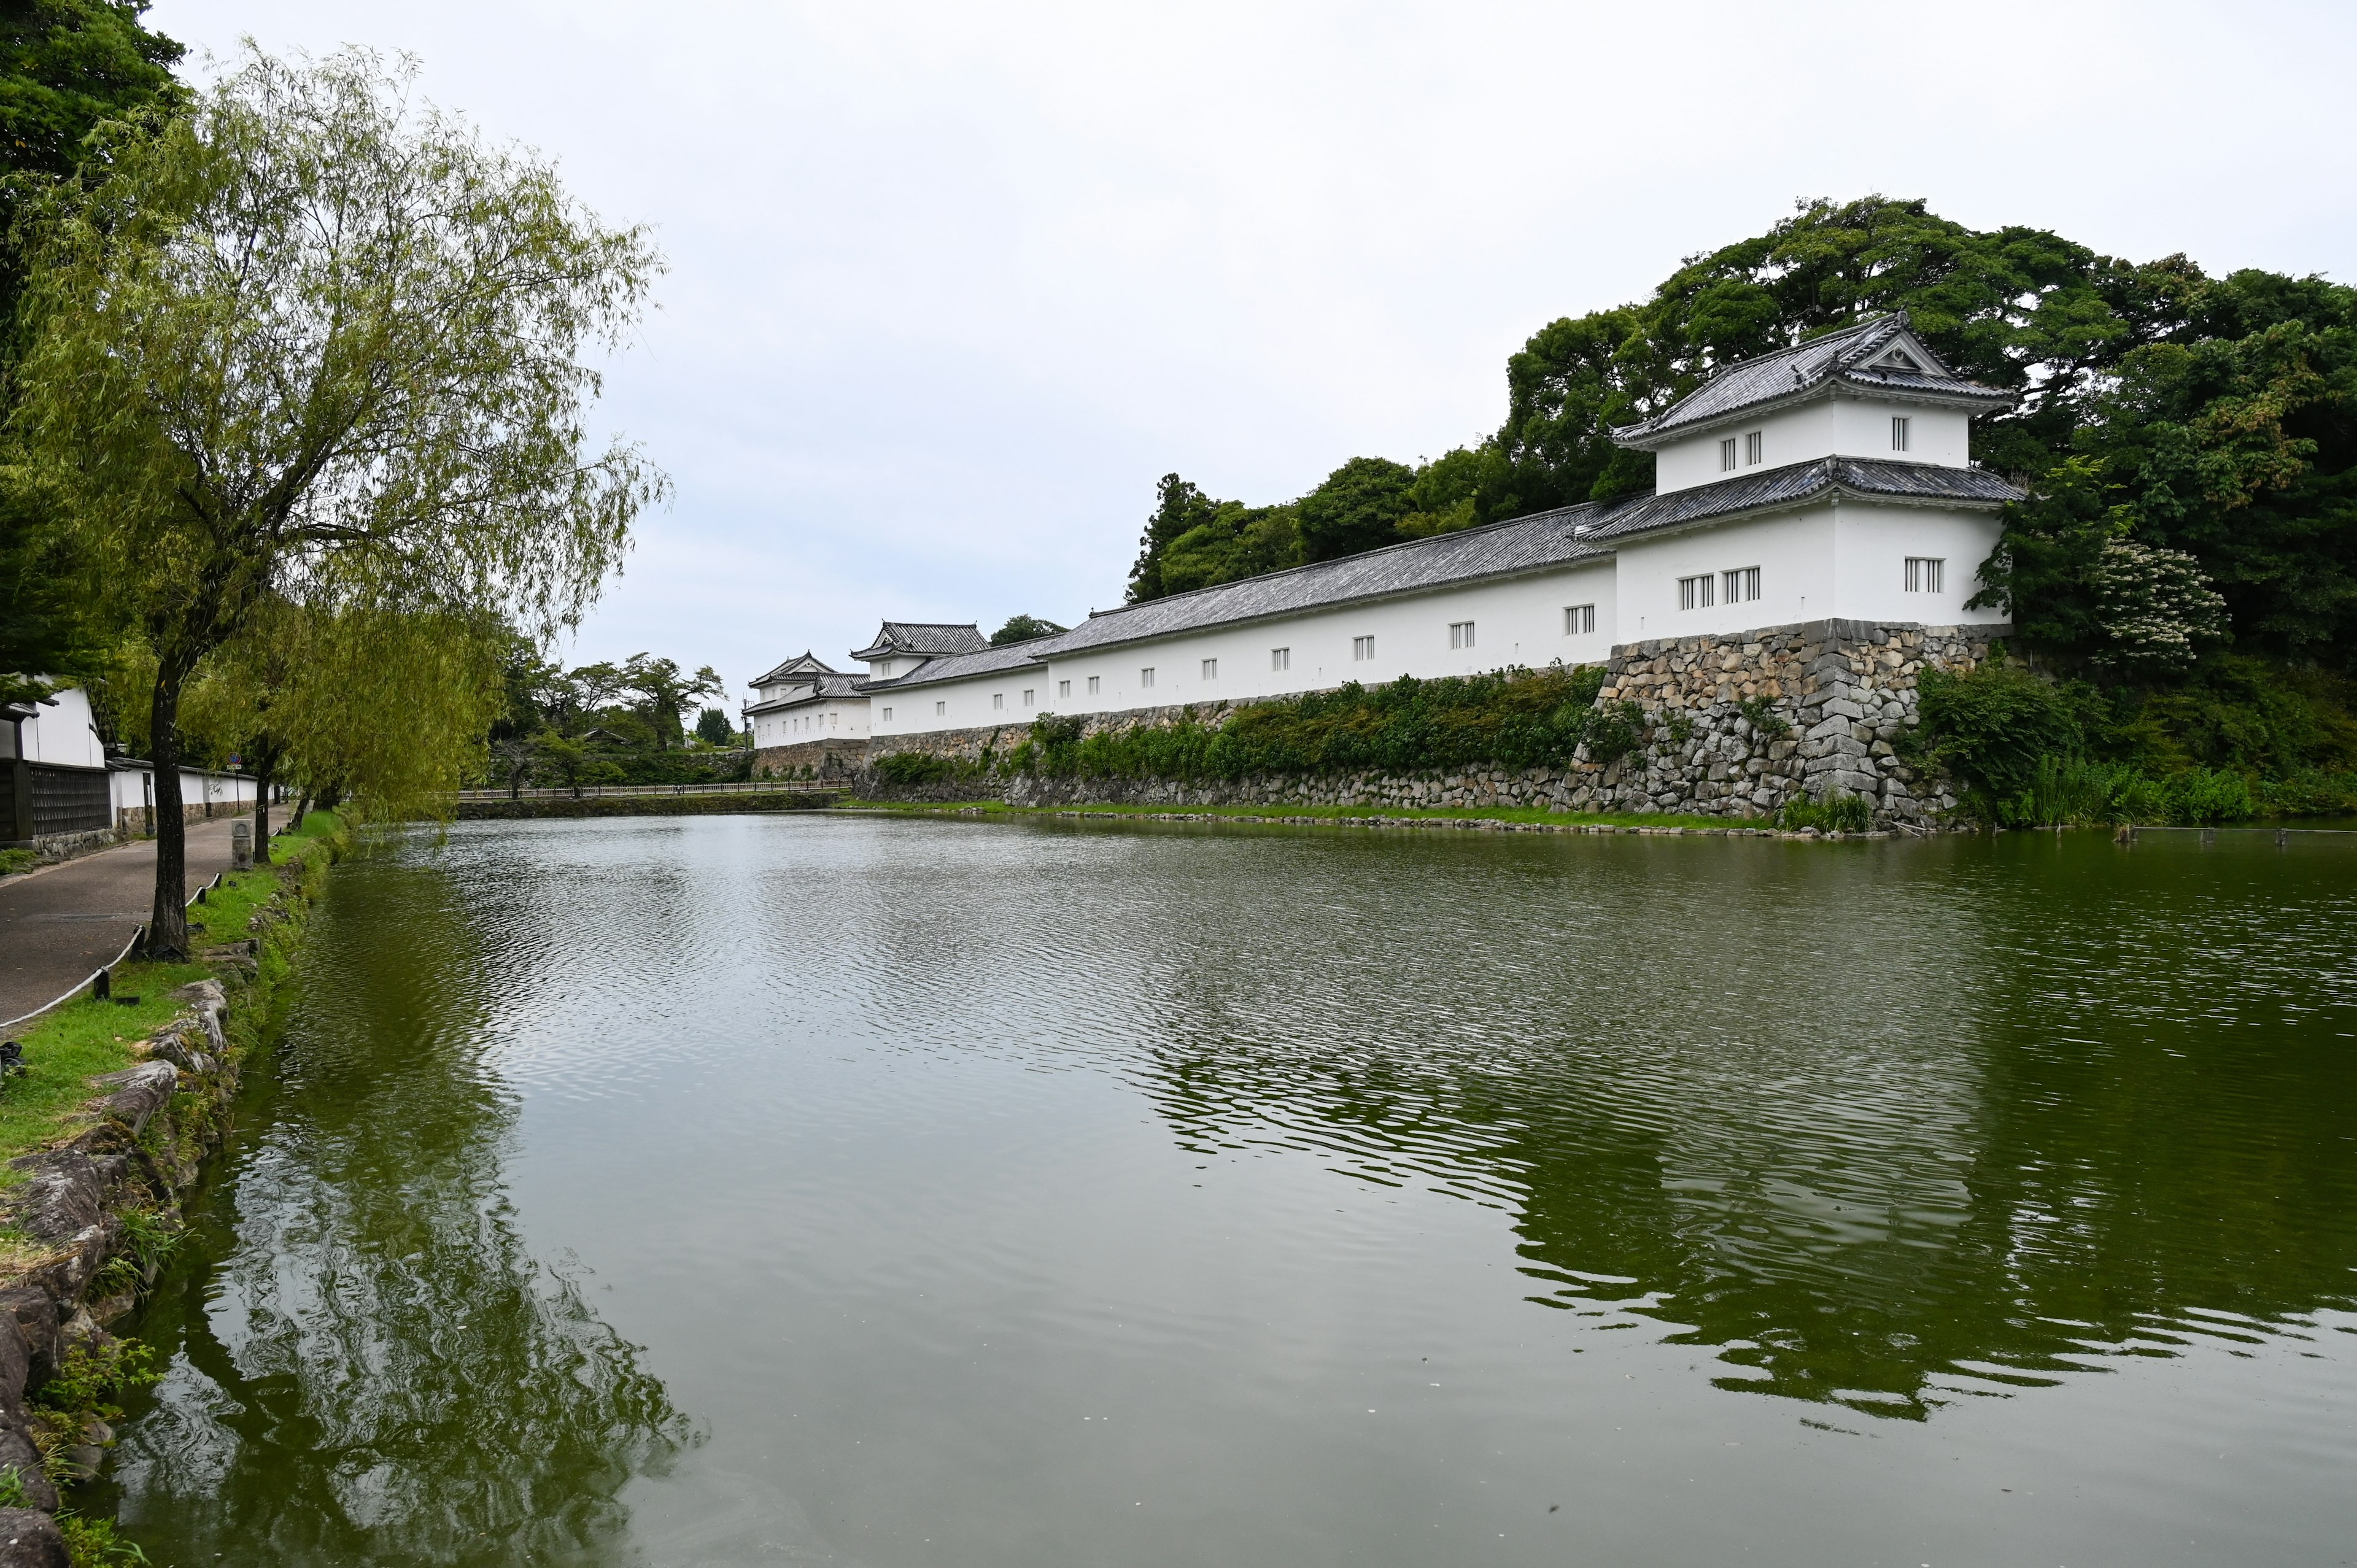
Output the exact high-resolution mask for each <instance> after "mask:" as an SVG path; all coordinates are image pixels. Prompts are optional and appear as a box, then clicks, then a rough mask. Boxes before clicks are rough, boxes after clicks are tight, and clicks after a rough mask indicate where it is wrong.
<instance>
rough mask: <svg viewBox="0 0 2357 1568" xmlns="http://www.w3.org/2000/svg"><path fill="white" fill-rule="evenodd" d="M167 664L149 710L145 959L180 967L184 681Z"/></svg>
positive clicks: (184, 944) (184, 881)
mask: <svg viewBox="0 0 2357 1568" xmlns="http://www.w3.org/2000/svg"><path fill="white" fill-rule="evenodd" d="M177 662H178V661H177V660H166V661H165V663H164V664H163V665H162V667H161V668H159V669H157V671H156V700H155V702H154V703H153V704H152V705H151V706H150V707H149V708H148V710H147V713H148V734H149V737H150V743H151V744H150V749H151V750H152V751H153V753H154V755H155V758H156V823H155V826H156V908H155V909H154V911H153V912H152V913H151V914H150V915H149V916H148V919H147V948H146V954H147V957H149V958H151V959H155V960H157V961H164V962H171V963H178V962H182V961H185V960H186V959H187V958H188V823H187V822H183V821H182V820H181V817H180V682H182V680H183V679H184V678H185V677H184V676H183V675H182V673H181V672H180V671H178V669H176V668H175V667H174V666H175V665H176V664H177Z"/></svg>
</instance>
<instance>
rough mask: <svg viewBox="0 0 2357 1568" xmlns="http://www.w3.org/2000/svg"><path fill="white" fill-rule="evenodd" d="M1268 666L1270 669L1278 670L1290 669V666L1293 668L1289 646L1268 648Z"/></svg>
mask: <svg viewBox="0 0 2357 1568" xmlns="http://www.w3.org/2000/svg"><path fill="white" fill-rule="evenodd" d="M1268 667H1269V668H1270V669H1271V670H1280V671H1281V670H1290V669H1292V668H1293V650H1291V649H1290V648H1272V649H1270V650H1268Z"/></svg>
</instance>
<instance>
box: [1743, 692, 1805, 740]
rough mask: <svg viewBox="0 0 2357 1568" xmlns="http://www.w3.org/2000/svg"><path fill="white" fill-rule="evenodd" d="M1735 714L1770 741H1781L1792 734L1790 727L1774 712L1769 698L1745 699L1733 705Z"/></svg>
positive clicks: (1783, 718)
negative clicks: (1739, 715)
mask: <svg viewBox="0 0 2357 1568" xmlns="http://www.w3.org/2000/svg"><path fill="white" fill-rule="evenodd" d="M1735 709H1736V712H1738V713H1739V714H1742V715H1743V716H1744V718H1745V719H1746V720H1748V721H1749V723H1750V725H1751V727H1752V728H1753V729H1755V730H1757V731H1759V732H1760V734H1761V735H1762V736H1766V737H1767V738H1768V739H1770V740H1778V739H1781V738H1782V737H1783V736H1788V735H1790V734H1792V724H1791V722H1790V721H1788V720H1787V719H1786V718H1785V717H1784V715H1783V714H1780V713H1778V712H1777V711H1776V703H1775V700H1774V699H1773V698H1771V697H1746V698H1744V699H1743V700H1742V701H1741V702H1739V703H1736V704H1735Z"/></svg>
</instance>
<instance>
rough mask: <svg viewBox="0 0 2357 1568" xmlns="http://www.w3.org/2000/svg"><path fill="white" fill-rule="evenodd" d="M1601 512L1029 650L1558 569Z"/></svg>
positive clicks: (1509, 524) (1276, 586)
mask: <svg viewBox="0 0 2357 1568" xmlns="http://www.w3.org/2000/svg"><path fill="white" fill-rule="evenodd" d="M1602 510H1603V509H1602V508H1600V507H1598V506H1597V505H1595V504H1594V503H1592V502H1590V503H1584V504H1582V505H1579V506H1572V507H1563V508H1560V509H1558V510H1555V511H1543V512H1534V513H1533V514H1532V515H1531V516H1529V517H1518V518H1513V519H1511V520H1509V521H1505V522H1493V523H1490V524H1487V525H1486V526H1484V527H1480V528H1469V529H1465V530H1463V531H1462V532H1457V533H1443V534H1438V535H1436V536H1434V537H1433V538H1430V539H1415V540H1410V541H1408V542H1405V543H1403V544H1389V545H1385V546H1384V547H1383V549H1381V550H1371V551H1369V552H1367V553H1365V554H1363V555H1347V556H1344V557H1343V558H1342V559H1341V560H1340V561H1321V562H1319V563H1318V564H1316V565H1314V566H1294V567H1289V568H1287V569H1286V570H1285V571H1282V572H1271V573H1269V574H1268V575H1265V576H1260V577H1246V578H1244V579H1243V580H1242V581H1240V582H1234V583H1222V584H1221V585H1218V586H1217V587H1211V588H1197V589H1194V590H1192V591H1191V592H1189V593H1184V594H1172V595H1171V596H1169V597H1168V598H1161V599H1148V600H1147V601H1146V603H1144V604H1142V605H1129V606H1126V607H1123V608H1121V609H1117V610H1103V611H1101V612H1099V613H1097V614H1095V615H1092V616H1091V617H1090V618H1088V619H1087V620H1085V621H1083V622H1082V623H1081V624H1080V625H1079V626H1076V627H1074V628H1072V629H1071V630H1070V631H1067V632H1062V633H1060V634H1058V635H1057V636H1054V637H1050V638H1044V639H1041V640H1040V643H1039V651H1040V653H1041V655H1042V656H1043V657H1052V658H1062V657H1063V656H1064V655H1066V654H1070V653H1078V652H1081V651H1082V650H1087V649H1091V648H1101V647H1106V646H1110V645H1112V644H1114V643H1121V642H1135V641H1136V640H1138V639H1141V638H1149V637H1168V636H1171V635H1173V634H1174V633H1177V632H1182V631H1193V630H1196V629H1197V628H1201V627H1207V626H1220V625H1223V624H1225V623H1228V622H1231V621H1244V620H1257V619H1260V618H1263V617H1266V616H1278V615H1287V614H1292V613H1295V612H1297V611H1301V610H1309V609H1317V608H1320V607H1325V606H1329V605H1341V604H1349V603H1351V602H1352V601H1353V600H1358V599H1376V598H1383V597H1386V596H1390V595H1394V594H1403V593H1409V592H1414V591H1416V590H1420V589H1424V588H1432V587H1438V586H1439V585H1442V584H1445V583H1458V582H1469V581H1472V580H1474V579H1477V578H1481V577H1499V576H1508V575H1513V574H1515V573H1520V572H1530V571H1535V570H1537V569H1539V568H1541V567H1545V566H1560V565H1563V564H1566V563H1569V562H1573V561H1578V560H1581V559H1584V558H1586V557H1588V556H1593V555H1599V554H1601V552H1600V551H1598V549H1597V548H1596V547H1595V546H1594V545H1592V544H1590V543H1588V542H1587V541H1586V540H1585V538H1580V539H1575V538H1574V537H1573V535H1572V530H1573V528H1575V527H1577V526H1579V525H1581V524H1586V523H1591V522H1595V521H1598V520H1599V518H1600V516H1601V514H1602ZM929 668H930V667H929Z"/></svg>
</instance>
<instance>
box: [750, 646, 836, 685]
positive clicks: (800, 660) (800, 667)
mask: <svg viewBox="0 0 2357 1568" xmlns="http://www.w3.org/2000/svg"><path fill="white" fill-rule="evenodd" d="M833 673H834V669H833V667H832V666H830V665H827V664H824V663H822V662H821V661H820V660H819V657H818V655H817V654H815V653H810V652H802V653H797V654H795V655H794V656H793V657H792V658H791V659H789V660H786V661H785V662H784V663H783V664H780V665H779V666H778V667H777V668H776V669H775V670H772V671H770V672H769V673H768V674H766V675H756V676H754V677H753V681H752V683H753V684H754V685H756V686H770V685H774V684H776V683H777V682H780V681H782V680H784V679H785V678H786V677H787V676H789V675H805V674H824V675H831V674H833Z"/></svg>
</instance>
